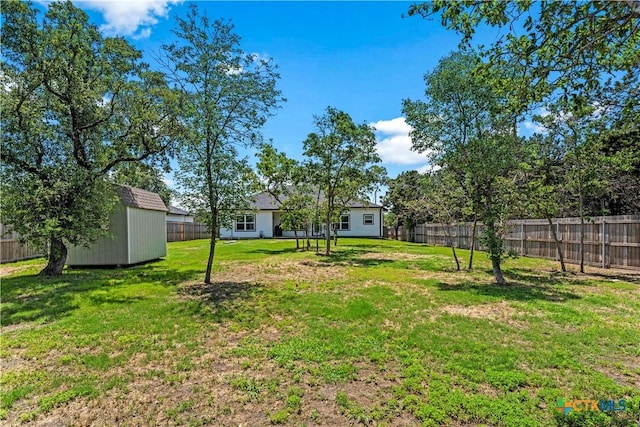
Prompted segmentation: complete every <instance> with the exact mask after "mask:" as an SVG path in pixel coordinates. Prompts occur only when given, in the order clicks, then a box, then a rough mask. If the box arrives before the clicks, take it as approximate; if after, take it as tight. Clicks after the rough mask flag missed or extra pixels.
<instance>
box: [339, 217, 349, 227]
mask: <svg viewBox="0 0 640 427" xmlns="http://www.w3.org/2000/svg"><path fill="white" fill-rule="evenodd" d="M337 225H338V230H349V215H341V216H340V222H339V223H338V224H337Z"/></svg>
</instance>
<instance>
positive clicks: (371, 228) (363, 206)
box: [220, 192, 383, 239]
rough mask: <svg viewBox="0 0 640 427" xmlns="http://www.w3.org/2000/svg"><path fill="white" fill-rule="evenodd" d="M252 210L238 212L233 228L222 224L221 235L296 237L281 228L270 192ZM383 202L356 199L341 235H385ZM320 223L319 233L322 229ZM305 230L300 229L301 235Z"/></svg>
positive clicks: (344, 219) (261, 195) (277, 207)
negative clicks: (383, 232) (379, 203)
mask: <svg viewBox="0 0 640 427" xmlns="http://www.w3.org/2000/svg"><path fill="white" fill-rule="evenodd" d="M250 208H251V210H250V211H247V212H245V213H242V214H239V215H237V216H236V219H235V220H234V221H233V227H232V228H221V229H220V238H222V239H255V238H260V237H265V238H267V237H293V236H294V233H293V231H289V230H281V229H280V227H279V226H280V224H281V222H282V221H281V220H280V217H281V216H282V213H283V211H282V210H281V209H280V204H279V203H278V202H277V201H276V200H275V199H274V198H273V196H271V195H270V194H268V193H266V192H263V193H259V194H257V195H256V197H255V201H254V203H253V206H251V207H250ZM382 218H383V215H382V206H380V205H376V204H375V203H369V202H360V201H354V202H352V203H351V204H350V208H349V210H348V211H347V212H346V213H345V214H343V215H342V216H341V218H340V223H339V224H338V235H339V236H341V237H382V225H383V224H382ZM323 230H324V228H323V226H322V225H320V226H319V233H323ZM302 234H303V232H299V233H298V235H299V236H300V237H301V236H302Z"/></svg>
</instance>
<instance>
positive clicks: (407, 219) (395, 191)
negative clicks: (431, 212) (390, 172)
mask: <svg viewBox="0 0 640 427" xmlns="http://www.w3.org/2000/svg"><path fill="white" fill-rule="evenodd" d="M424 181H425V179H424V177H423V176H421V175H420V173H419V172H418V171H415V170H412V171H405V172H402V173H401V174H400V175H398V176H397V177H396V178H393V179H389V180H388V183H387V188H388V189H387V193H386V194H385V195H384V197H383V199H382V205H383V206H384V207H385V208H387V209H389V211H390V212H391V213H393V214H394V217H395V219H396V226H398V227H399V226H400V225H402V226H403V227H404V228H405V230H407V231H408V233H409V240H410V241H412V242H413V241H414V240H415V236H414V235H415V227H416V226H417V225H418V224H421V223H423V222H425V221H428V220H429V217H428V214H426V215H425V211H424V210H422V209H416V205H415V204H411V202H415V201H417V200H420V199H422V198H423V196H424V193H425V186H424V185H423V184H424ZM396 234H397V228H396Z"/></svg>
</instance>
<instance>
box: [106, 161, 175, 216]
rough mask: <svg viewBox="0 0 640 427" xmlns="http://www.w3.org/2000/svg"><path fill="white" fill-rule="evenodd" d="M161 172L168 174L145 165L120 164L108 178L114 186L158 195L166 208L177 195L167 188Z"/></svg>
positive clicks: (152, 166) (153, 166) (155, 167)
mask: <svg viewBox="0 0 640 427" xmlns="http://www.w3.org/2000/svg"><path fill="white" fill-rule="evenodd" d="M163 170H164V171H165V172H168V170H167V169H160V168H158V167H157V166H155V165H150V164H147V163H122V164H119V165H118V166H116V167H115V168H114V170H113V172H112V174H111V176H110V177H109V178H110V181H112V182H115V183H116V184H122V185H129V186H131V187H137V188H142V189H143V190H147V191H151V192H154V193H158V194H159V195H160V198H161V199H162V201H163V202H164V204H165V205H166V206H167V208H168V207H169V205H170V204H171V200H172V199H175V197H176V195H177V193H176V191H175V190H173V189H171V188H169V186H167V184H166V182H165V181H164V176H163V173H162V172H163Z"/></svg>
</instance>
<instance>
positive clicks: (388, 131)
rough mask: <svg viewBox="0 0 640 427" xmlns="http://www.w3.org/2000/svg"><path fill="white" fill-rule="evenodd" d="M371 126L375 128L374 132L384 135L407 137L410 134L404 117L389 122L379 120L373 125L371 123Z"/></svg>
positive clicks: (409, 127)
mask: <svg viewBox="0 0 640 427" xmlns="http://www.w3.org/2000/svg"><path fill="white" fill-rule="evenodd" d="M371 126H373V127H374V128H376V132H379V133H382V134H385V135H406V136H409V132H411V126H409V124H407V122H406V120H405V119H404V117H396V118H395V119H391V120H380V121H377V122H375V123H371Z"/></svg>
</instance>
